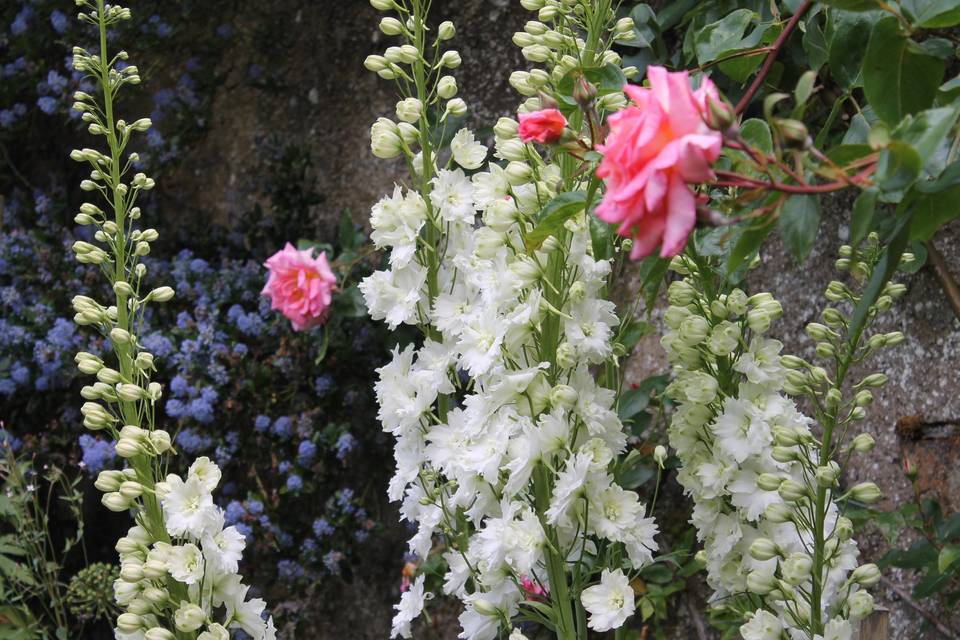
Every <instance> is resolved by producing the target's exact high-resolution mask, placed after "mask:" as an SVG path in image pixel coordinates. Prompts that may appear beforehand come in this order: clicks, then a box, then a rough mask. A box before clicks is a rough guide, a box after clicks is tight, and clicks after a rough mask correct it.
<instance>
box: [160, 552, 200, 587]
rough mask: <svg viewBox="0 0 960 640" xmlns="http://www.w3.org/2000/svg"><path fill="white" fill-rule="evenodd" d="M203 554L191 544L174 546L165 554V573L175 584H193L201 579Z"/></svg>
mask: <svg viewBox="0 0 960 640" xmlns="http://www.w3.org/2000/svg"><path fill="white" fill-rule="evenodd" d="M203 570H204V562H203V552H201V551H200V548H199V547H197V545H195V544H193V543H192V542H188V543H186V544H183V545H174V546H173V547H171V548H170V550H169V552H168V553H167V571H169V572H170V575H171V577H173V579H174V580H176V581H177V582H182V583H183V584H195V583H197V582H200V580H202V579H203Z"/></svg>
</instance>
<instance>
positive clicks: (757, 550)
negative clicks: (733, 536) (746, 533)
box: [750, 538, 780, 562]
mask: <svg viewBox="0 0 960 640" xmlns="http://www.w3.org/2000/svg"><path fill="white" fill-rule="evenodd" d="M750 556H751V557H752V558H753V559H754V560H759V561H760V562H764V561H766V560H770V559H772V558H776V557H778V556H780V547H779V546H777V543H776V542H774V541H773V540H770V539H769V538H757V539H756V540H754V541H753V544H751V545H750Z"/></svg>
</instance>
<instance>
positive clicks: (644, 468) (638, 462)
mask: <svg viewBox="0 0 960 640" xmlns="http://www.w3.org/2000/svg"><path fill="white" fill-rule="evenodd" d="M655 475H657V472H656V470H655V469H654V467H653V465H651V464H650V463H649V459H645V458H644V457H643V456H642V455H641V454H640V452H639V451H637V450H636V449H634V450H632V451H631V452H630V453H629V454H627V457H626V459H625V460H624V461H623V463H622V464H621V465H620V469H619V471H618V473H617V474H616V476H617V484H619V485H620V486H621V487H623V488H624V489H636V488H637V487H639V486H640V485H642V484H643V483H645V482H647V481H649V480H650V479H651V478H653V477H654V476H655Z"/></svg>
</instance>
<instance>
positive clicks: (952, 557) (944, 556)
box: [937, 544, 960, 573]
mask: <svg viewBox="0 0 960 640" xmlns="http://www.w3.org/2000/svg"><path fill="white" fill-rule="evenodd" d="M957 558H960V547H957V546H954V545H952V544H948V545H947V546H945V547H944V548H943V549H940V555H939V556H938V557H937V571H939V572H940V573H946V571H947V569H949V568H950V565H952V564H953V563H954V562H956V561H957Z"/></svg>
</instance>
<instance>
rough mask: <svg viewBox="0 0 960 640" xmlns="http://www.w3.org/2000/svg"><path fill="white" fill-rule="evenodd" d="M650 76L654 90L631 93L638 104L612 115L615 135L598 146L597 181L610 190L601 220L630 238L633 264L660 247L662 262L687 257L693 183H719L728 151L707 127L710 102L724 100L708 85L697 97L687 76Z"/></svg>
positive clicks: (651, 70)
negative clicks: (716, 168) (716, 170)
mask: <svg viewBox="0 0 960 640" xmlns="http://www.w3.org/2000/svg"><path fill="white" fill-rule="evenodd" d="M647 77H648V78H649V80H650V87H649V88H645V87H638V86H628V87H627V88H626V92H627V94H628V95H629V96H630V98H631V99H632V100H633V105H632V106H629V107H627V108H625V109H622V110H621V111H619V112H618V113H615V114H613V115H612V116H610V118H609V124H610V135H609V136H608V137H607V141H606V143H605V144H603V145H601V146H599V147H598V148H599V150H600V152H601V153H603V154H604V158H603V161H602V162H601V163H600V167H599V168H598V169H597V175H598V176H599V177H601V178H603V179H604V180H605V181H606V185H607V191H606V193H605V194H604V197H603V201H602V202H601V203H600V205H599V206H598V207H597V216H599V217H600V219H602V220H605V221H606V222H610V223H614V224H619V228H618V229H617V232H618V233H619V234H620V235H622V236H626V237H632V238H633V240H634V245H633V251H632V252H631V254H630V257H632V258H634V259H637V258H642V257H645V256H648V255H650V254H651V253H653V252H654V250H655V249H656V248H657V246H659V247H660V255H661V256H662V257H664V258H668V257H672V256H675V255H677V254H678V253H680V252H681V251H683V248H684V246H686V243H687V237H688V236H689V235H690V232H691V231H692V230H693V227H694V224H695V223H696V219H697V199H696V196H695V195H694V192H693V190H692V189H691V188H690V186H689V185H690V184H698V183H703V182H707V181H708V180H712V179H713V178H714V174H713V170H712V169H711V165H712V164H713V163H714V162H716V160H717V158H718V157H719V156H720V149H721V147H722V145H723V136H722V135H721V134H720V133H719V132H718V131H714V130H712V129H710V127H708V126H707V124H706V122H705V116H706V115H707V114H708V109H709V101H710V100H715V99H718V98H719V94H718V93H717V89H716V87H715V86H714V84H713V83H712V82H711V81H710V80H709V79H707V78H704V80H703V83H702V84H701V86H700V88H699V89H697V90H696V91H693V90H691V88H690V79H689V76H688V74H687V72H686V71H680V72H676V73H671V72H668V71H667V70H666V69H664V68H663V67H648V69H647Z"/></svg>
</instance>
